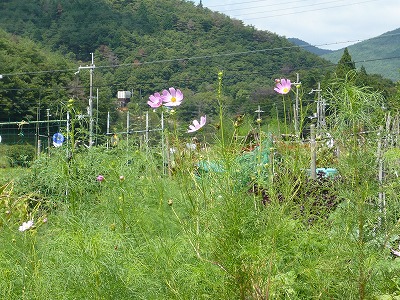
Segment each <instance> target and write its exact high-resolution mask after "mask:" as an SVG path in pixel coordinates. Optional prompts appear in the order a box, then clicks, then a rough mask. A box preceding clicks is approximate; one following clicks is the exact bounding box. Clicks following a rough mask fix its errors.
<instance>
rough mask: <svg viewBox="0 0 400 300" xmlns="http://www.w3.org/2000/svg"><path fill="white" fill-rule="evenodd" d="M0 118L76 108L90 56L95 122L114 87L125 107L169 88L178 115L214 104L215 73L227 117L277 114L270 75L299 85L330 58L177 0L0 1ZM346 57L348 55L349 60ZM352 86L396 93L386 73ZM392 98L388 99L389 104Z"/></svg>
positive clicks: (317, 77)
mask: <svg viewBox="0 0 400 300" xmlns="http://www.w3.org/2000/svg"><path fill="white" fill-rule="evenodd" d="M0 10H1V11H2V14H1V16H0V28H2V30H0V62H1V65H0V67H1V70H0V73H2V74H5V75H4V76H3V79H2V80H0V105H1V110H0V118H1V120H3V121H4V120H5V121H9V120H13V121H14V120H18V121H19V120H21V119H28V120H29V119H35V118H37V116H38V114H40V115H42V116H43V115H44V114H45V112H44V111H45V109H47V108H50V109H51V111H52V112H53V114H54V115H55V114H57V113H60V112H62V111H63V107H64V106H65V103H66V102H67V101H68V99H69V98H71V97H73V98H75V99H77V100H79V101H77V104H78V106H80V107H81V109H82V111H84V110H85V107H86V106H87V98H88V95H89V92H88V90H89V72H88V71H87V72H85V71H81V72H80V73H79V74H77V75H74V73H75V72H76V71H77V70H78V67H79V65H83V66H85V65H87V64H90V61H91V55H90V53H91V52H93V53H94V58H95V65H96V68H95V70H94V86H93V87H94V89H95V90H96V89H98V90H99V99H100V100H101V101H100V103H99V108H98V109H99V112H98V114H99V117H100V118H99V120H100V123H99V126H100V127H101V128H102V130H104V129H105V126H106V125H105V123H106V118H105V116H106V114H107V111H111V113H112V114H113V119H114V120H115V119H116V118H117V117H118V116H117V113H116V110H115V108H116V95H117V91H118V90H129V91H133V97H132V101H131V103H130V104H129V106H130V109H132V110H136V111H141V110H144V109H147V105H146V101H147V98H148V96H149V95H150V94H152V93H154V92H156V91H160V90H162V89H165V88H168V87H170V86H175V87H178V88H180V89H181V90H182V91H183V92H184V93H185V96H186V104H185V106H184V107H182V109H180V112H179V113H180V119H183V120H189V119H191V118H193V117H197V116H198V115H199V114H200V113H202V114H207V115H208V116H210V118H212V116H213V115H214V114H215V112H216V110H217V101H216V92H215V91H216V85H217V73H218V71H220V70H223V71H224V82H223V95H224V97H225V98H226V99H224V103H225V107H226V110H227V112H228V114H230V115H236V114H245V113H247V114H253V115H254V110H255V109H257V106H258V105H261V107H262V109H263V110H264V111H266V112H267V114H272V113H275V112H276V111H279V112H281V111H282V107H281V106H282V101H281V98H280V97H279V96H278V95H276V93H274V91H273V86H274V79H275V78H281V77H288V78H291V79H292V80H295V79H296V73H298V74H299V75H300V79H301V82H302V85H303V86H305V87H307V89H311V88H316V86H317V83H318V82H322V83H324V84H327V83H329V81H330V80H332V78H334V77H335V76H334V75H333V74H334V72H335V66H334V65H332V63H330V62H328V61H326V60H324V59H322V58H320V57H318V56H317V55H314V54H312V53H309V52H308V51H306V50H304V49H302V48H301V47H297V46H295V45H294V44H292V43H291V42H289V41H288V40H287V39H286V38H284V37H281V36H278V35H277V34H275V33H272V32H269V31H260V30H256V29H255V28H254V27H251V26H244V25H243V23H242V22H241V21H239V20H233V19H230V18H229V17H227V16H225V15H223V14H220V13H216V12H213V11H211V10H209V9H207V8H203V7H201V6H196V5H194V3H193V2H188V1H178V0H163V1H154V0H143V1H132V0H131V1H111V0H108V1H106V0H97V1H88V0H76V1H67V0H57V1H55V0H32V1H21V0H13V1H2V3H0ZM350 59H351V57H350ZM359 81H360V84H367V85H370V86H372V87H374V88H376V89H379V90H383V91H384V93H385V95H386V96H387V97H389V98H390V97H392V96H393V95H394V93H395V91H396V88H395V87H394V85H393V83H392V82H391V81H390V80H387V79H384V78H383V77H382V76H380V75H373V76H371V75H369V74H367V73H366V71H365V69H362V70H360V79H359ZM392 102H393V101H392Z"/></svg>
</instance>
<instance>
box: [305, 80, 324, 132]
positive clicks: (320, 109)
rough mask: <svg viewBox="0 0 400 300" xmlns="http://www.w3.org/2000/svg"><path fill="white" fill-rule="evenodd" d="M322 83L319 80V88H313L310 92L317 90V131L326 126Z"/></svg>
mask: <svg viewBox="0 0 400 300" xmlns="http://www.w3.org/2000/svg"><path fill="white" fill-rule="evenodd" d="M321 91H322V90H321V83H320V82H318V88H317V89H316V90H314V89H312V90H311V92H310V93H309V94H312V93H314V92H317V131H318V132H319V131H320V130H321V128H322V127H325V125H326V123H325V100H322V99H321Z"/></svg>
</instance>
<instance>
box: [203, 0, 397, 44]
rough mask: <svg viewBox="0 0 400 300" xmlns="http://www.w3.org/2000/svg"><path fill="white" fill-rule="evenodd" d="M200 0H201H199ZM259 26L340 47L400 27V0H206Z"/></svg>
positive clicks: (237, 17)
mask: <svg viewBox="0 0 400 300" xmlns="http://www.w3.org/2000/svg"><path fill="white" fill-rule="evenodd" d="M197 1H198V2H199V0H197ZM202 2H203V6H205V7H208V8H210V9H211V10H214V11H220V12H222V13H224V14H226V15H229V16H231V17H234V18H236V19H239V20H243V22H244V23H245V24H249V25H253V26H254V27H256V28H257V29H261V30H268V31H271V32H275V33H277V34H278V35H281V36H286V37H295V38H299V39H302V40H304V41H306V42H308V43H310V44H312V45H320V47H321V48H326V49H339V48H343V47H346V46H348V45H349V44H354V43H356V42H359V41H361V40H365V39H369V38H372V37H376V36H378V35H381V34H383V33H385V32H388V31H391V30H394V29H397V28H399V27H400V21H399V17H398V12H399V11H400V1H399V0H352V1H348V0H323V1H315V0H301V1H300V0H297V1H294V0H287V1H285V0H280V1H278V0H218V1H217V0H202Z"/></svg>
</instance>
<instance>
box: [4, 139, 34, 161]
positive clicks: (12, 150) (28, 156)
mask: <svg viewBox="0 0 400 300" xmlns="http://www.w3.org/2000/svg"><path fill="white" fill-rule="evenodd" d="M6 156H7V157H8V159H9V162H10V165H11V166H12V167H16V166H23V167H28V166H29V165H30V163H31V162H32V161H33V159H34V157H35V147H34V146H32V145H30V144H24V145H18V144H17V145H11V146H9V147H8V148H7V151H6Z"/></svg>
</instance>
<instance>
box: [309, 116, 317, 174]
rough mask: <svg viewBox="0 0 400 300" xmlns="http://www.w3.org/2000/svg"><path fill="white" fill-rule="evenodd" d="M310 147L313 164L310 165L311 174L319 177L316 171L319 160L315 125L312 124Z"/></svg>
mask: <svg viewBox="0 0 400 300" xmlns="http://www.w3.org/2000/svg"><path fill="white" fill-rule="evenodd" d="M310 136H311V138H310V148H311V165H310V172H311V173H310V174H311V178H312V179H316V178H317V173H316V161H317V143H316V142H315V125H314V124H311V125H310Z"/></svg>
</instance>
